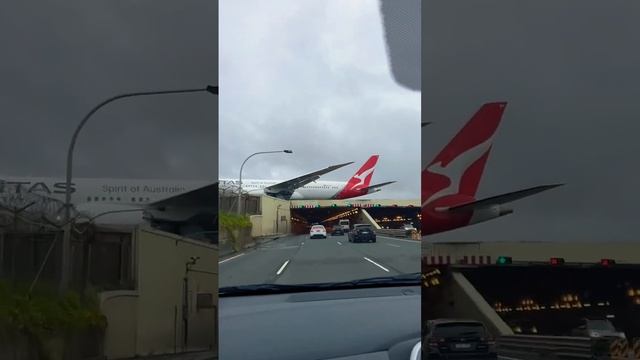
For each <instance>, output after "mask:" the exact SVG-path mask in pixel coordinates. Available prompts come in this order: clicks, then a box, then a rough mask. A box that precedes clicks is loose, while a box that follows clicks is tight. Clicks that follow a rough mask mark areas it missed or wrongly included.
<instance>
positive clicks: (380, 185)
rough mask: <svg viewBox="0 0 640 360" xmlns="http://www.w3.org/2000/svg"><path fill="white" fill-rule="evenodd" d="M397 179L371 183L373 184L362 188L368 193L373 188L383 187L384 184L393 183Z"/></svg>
mask: <svg viewBox="0 0 640 360" xmlns="http://www.w3.org/2000/svg"><path fill="white" fill-rule="evenodd" d="M394 182H395V181H387V182H383V183H380V184H375V185H371V186H367V187H366V188H362V190H363V191H366V192H367V193H369V192H371V190H375V189H378V188H381V187H383V186H386V185H389V184H393V183H394Z"/></svg>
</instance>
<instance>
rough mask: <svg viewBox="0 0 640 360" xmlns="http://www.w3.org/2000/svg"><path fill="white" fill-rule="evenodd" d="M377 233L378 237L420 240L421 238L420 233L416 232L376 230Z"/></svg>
mask: <svg viewBox="0 0 640 360" xmlns="http://www.w3.org/2000/svg"><path fill="white" fill-rule="evenodd" d="M375 232H376V234H378V235H384V236H391V237H398V238H410V239H413V240H420V237H419V236H418V232H417V231H415V230H413V231H411V232H409V233H407V231H406V230H404V229H376V230H375Z"/></svg>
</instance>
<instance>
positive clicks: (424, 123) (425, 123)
mask: <svg viewBox="0 0 640 360" xmlns="http://www.w3.org/2000/svg"><path fill="white" fill-rule="evenodd" d="M429 124H431V121H426V122H423V123H422V125H421V126H420V127H425V126H427V125H429Z"/></svg>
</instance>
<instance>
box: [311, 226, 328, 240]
mask: <svg viewBox="0 0 640 360" xmlns="http://www.w3.org/2000/svg"><path fill="white" fill-rule="evenodd" d="M309 238H310V239H315V238H322V239H326V238H327V230H326V229H325V228H324V226H322V225H313V226H312V227H311V230H310V231H309Z"/></svg>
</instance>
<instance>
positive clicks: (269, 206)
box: [252, 196, 291, 236]
mask: <svg viewBox="0 0 640 360" xmlns="http://www.w3.org/2000/svg"><path fill="white" fill-rule="evenodd" d="M260 204H261V213H262V215H261V218H260V221H261V224H260V228H261V230H260V233H259V234H257V235H254V236H268V235H274V234H283V233H288V232H289V231H290V228H291V210H290V208H289V201H286V200H280V199H275V198H272V197H269V196H263V197H262V199H261V200H260ZM282 217H284V219H285V220H284V221H283V220H282ZM276 223H277V224H276ZM252 235H253V232H252Z"/></svg>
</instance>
